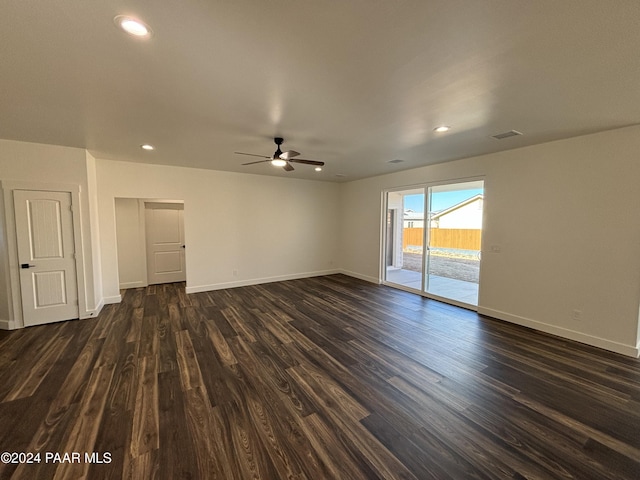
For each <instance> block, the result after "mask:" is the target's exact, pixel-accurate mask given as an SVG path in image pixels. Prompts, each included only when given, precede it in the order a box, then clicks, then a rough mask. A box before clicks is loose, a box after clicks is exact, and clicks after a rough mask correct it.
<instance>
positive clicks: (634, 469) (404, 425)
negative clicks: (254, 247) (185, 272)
mask: <svg viewBox="0 0 640 480" xmlns="http://www.w3.org/2000/svg"><path fill="white" fill-rule="evenodd" d="M123 297H124V298H123V302H122V303H121V304H119V305H108V306H106V307H105V308H104V309H103V311H102V313H101V314H100V316H99V317H98V318H96V319H90V320H82V321H70V322H63V323H58V324H53V325H46V326H41V327H32V328H28V329H24V330H17V331H12V332H6V331H3V332H0V452H30V453H33V454H35V453H36V452H40V453H41V459H40V462H39V463H32V464H24V463H23V464H14V463H8V464H7V463H3V464H0V478H2V479H9V478H11V479H30V480H32V479H57V478H60V479H76V478H87V479H103V478H113V479H118V478H127V479H129V478H130V479H151V478H158V479H181V478H184V479H224V480H230V479H239V480H240V479H241V480H245V479H268V480H275V479H313V480H317V479H367V480H368V479H413V480H416V479H419V480H423V479H437V480H443V479H496V478H510V479H524V478H530V479H638V478H640V361H638V360H637V359H632V358H627V357H623V356H619V355H615V354H612V353H608V352H605V351H602V350H598V349H596V348H591V347H588V346H585V345H581V344H577V343H573V342H570V341H567V340H563V339H560V338H557V337H553V336H550V335H545V334H540V333H536V332H534V331H531V330H528V329H524V328H521V327H517V326H514V325H510V324H507V323H503V322H499V321H496V320H492V319H488V318H484V317H481V316H479V315H477V314H476V313H474V312H470V311H467V310H462V309H459V308H456V307H452V306H448V305H445V304H442V303H439V302H436V301H433V300H428V299H425V298H422V297H419V296H416V295H413V294H410V293H406V292H403V291H399V290H394V289H391V288H388V287H384V286H378V285H372V284H369V283H365V282H361V281H359V280H355V279H353V278H349V277H346V276H342V275H332V276H327V277H318V278H311V279H304V280H293V281H287V282H279V283H272V284H266V285H259V286H251V287H243V288H235V289H230V290H221V291H215V292H206V293H199V294H194V295H186V294H185V292H184V284H167V285H158V286H151V287H148V288H146V289H145V288H142V289H135V290H127V291H124V292H123ZM605 320H606V319H603V321H605ZM46 452H50V454H51V453H58V454H59V455H60V456H61V458H58V460H65V458H64V457H63V455H64V454H65V453H68V454H69V458H68V460H69V461H67V462H63V463H60V462H56V461H54V460H56V459H55V458H49V460H48V461H45V456H44V455H45V453H46ZM73 452H78V453H79V454H80V455H81V461H78V462H75V461H71V460H73V459H72V457H71V454H72V453H73ZM85 453H87V454H89V455H94V457H93V459H94V460H102V461H103V463H95V462H94V463H90V462H87V461H86V459H85Z"/></svg>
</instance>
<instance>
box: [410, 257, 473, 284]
mask: <svg viewBox="0 0 640 480" xmlns="http://www.w3.org/2000/svg"><path fill="white" fill-rule="evenodd" d="M403 259H404V263H403V265H402V268H404V269H405V270H413V271H414V272H420V271H422V255H421V254H419V253H406V252H405V253H403ZM429 273H431V274H433V275H438V276H441V277H447V278H454V279H456V280H464V281H465V282H474V283H478V282H479V279H480V261H479V260H477V259H473V258H458V257H452V256H448V255H447V256H445V255H439V254H436V253H432V254H431V256H430V259H429Z"/></svg>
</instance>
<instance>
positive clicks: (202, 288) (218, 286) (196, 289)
mask: <svg viewBox="0 0 640 480" xmlns="http://www.w3.org/2000/svg"><path fill="white" fill-rule="evenodd" d="M336 273H341V272H340V271H338V270H322V271H317V272H305V273H294V274H291V275H278V276H276V277H264V278H252V279H249V280H238V281H236V282H225V283H214V284H211V285H196V286H193V287H187V288H186V290H185V291H186V292H187V293H200V292H210V291H212V290H224V289H226V288H236V287H248V286H250V285H260V284H262V283H273V282H283V281H285V280H298V279H300V278H310V277H322V276H325V275H335V274H336Z"/></svg>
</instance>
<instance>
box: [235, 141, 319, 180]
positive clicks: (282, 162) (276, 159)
mask: <svg viewBox="0 0 640 480" xmlns="http://www.w3.org/2000/svg"><path fill="white" fill-rule="evenodd" d="M273 142H274V143H275V144H276V146H277V148H276V151H275V152H274V153H273V155H272V156H270V157H267V156H265V155H257V154H255V153H244V152H233V153H235V154H236V155H249V156H250V157H260V158H263V159H264V160H258V161H256V162H249V163H243V164H242V165H254V164H256V163H264V162H270V163H271V165H273V166H274V167H282V169H283V170H284V171H285V172H291V171H293V170H294V168H293V166H292V165H291V164H292V163H301V164H304V165H315V166H316V167H322V166H324V162H319V161H317V160H305V159H303V158H295V157H297V156H298V155H300V153H299V152H296V151H295V150H287V151H286V152H283V151H282V150H280V145H282V143H283V142H284V138H282V137H275V138H274V139H273ZM320 170H322V169H320ZM320 170H318V168H316V172H318V171H320Z"/></svg>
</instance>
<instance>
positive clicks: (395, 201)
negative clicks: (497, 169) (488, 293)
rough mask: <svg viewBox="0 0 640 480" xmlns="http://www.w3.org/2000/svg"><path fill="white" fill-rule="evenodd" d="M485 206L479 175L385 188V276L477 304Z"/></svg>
mask: <svg viewBox="0 0 640 480" xmlns="http://www.w3.org/2000/svg"><path fill="white" fill-rule="evenodd" d="M483 207H484V184H483V181H481V180H478V181H473V182H458V183H447V184H439V185H425V186H423V187H420V188H411V189H407V190H397V191H389V192H387V194H386V208H387V215H386V221H387V225H386V229H385V239H384V241H385V243H384V244H385V255H384V257H385V271H384V282H385V283H386V284H389V285H392V286H398V287H401V288H404V289H408V290H412V291H417V292H419V293H421V294H423V295H425V296H428V297H432V298H436V299H441V300H445V301H450V302H451V303H455V304H462V305H465V306H477V305H478V289H479V282H480V251H481V237H482V214H483ZM425 212H426V213H425Z"/></svg>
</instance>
